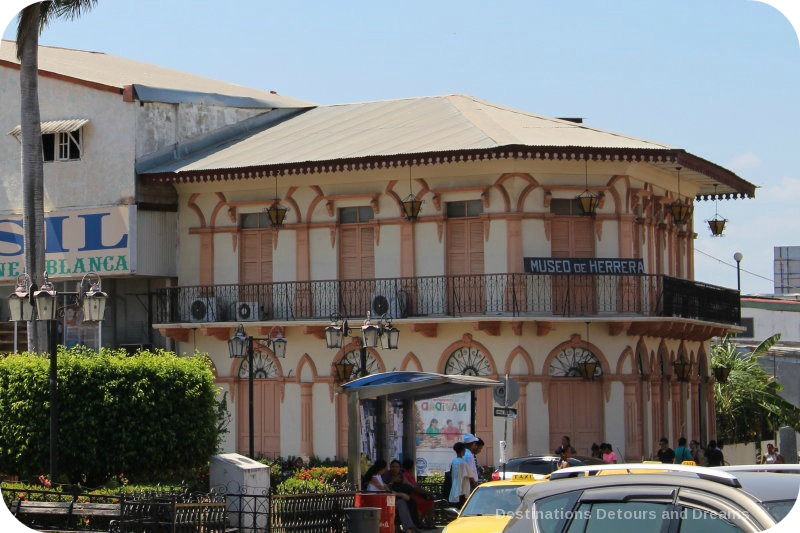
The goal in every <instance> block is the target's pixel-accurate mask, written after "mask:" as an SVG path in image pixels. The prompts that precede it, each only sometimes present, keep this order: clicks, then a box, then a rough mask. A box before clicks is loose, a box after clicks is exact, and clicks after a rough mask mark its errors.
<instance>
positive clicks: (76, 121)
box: [8, 118, 89, 137]
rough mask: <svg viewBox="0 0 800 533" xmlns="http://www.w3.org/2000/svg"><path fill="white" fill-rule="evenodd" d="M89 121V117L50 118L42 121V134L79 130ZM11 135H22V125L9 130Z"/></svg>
mask: <svg viewBox="0 0 800 533" xmlns="http://www.w3.org/2000/svg"><path fill="white" fill-rule="evenodd" d="M88 123H89V119H88V118H72V119H67V120H48V121H47V122H42V123H41V124H42V135H44V134H48V133H66V132H69V131H77V130H79V129H81V128H82V127H83V126H85V125H86V124H88ZM8 134H9V135H13V136H15V137H19V136H20V135H22V125H21V124H18V125H17V126H16V127H15V128H14V129H13V130H11V131H9V132H8Z"/></svg>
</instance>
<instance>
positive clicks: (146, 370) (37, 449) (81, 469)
mask: <svg viewBox="0 0 800 533" xmlns="http://www.w3.org/2000/svg"><path fill="white" fill-rule="evenodd" d="M48 368H49V360H48V358H47V357H46V356H39V355H34V354H21V355H10V356H7V357H5V358H2V359H0V420H2V424H0V472H5V473H9V474H18V475H20V476H22V477H23V478H25V477H33V476H36V475H38V474H41V473H42V472H46V471H47V465H48V457H49V455H48V454H49V448H48V446H49V440H48V435H49V408H50V405H49V394H48ZM58 405H59V432H58V456H59V466H60V470H61V471H62V472H63V473H64V475H65V477H66V478H68V479H69V480H70V481H72V482H78V481H84V482H85V483H87V484H89V485H97V484H100V483H102V482H104V481H106V480H107V479H109V478H110V477H113V476H119V475H120V474H122V473H124V476H125V477H126V478H129V479H131V480H134V481H139V480H148V481H149V480H168V479H180V476H185V475H189V474H190V473H191V472H192V471H195V470H196V469H198V468H200V467H203V466H204V465H206V464H207V462H208V460H209V457H210V456H211V455H212V454H213V453H215V451H216V449H217V442H218V441H217V436H218V431H219V429H218V425H217V424H218V417H217V416H218V415H217V408H218V402H217V401H216V398H215V385H214V377H213V374H212V372H211V369H210V362H209V360H208V359H207V358H206V357H203V356H201V355H199V354H197V353H195V354H194V355H193V356H190V357H178V356H176V355H175V354H173V353H169V352H164V351H156V352H139V353H137V354H136V355H135V356H128V355H127V354H126V352H125V351H111V350H105V349H104V350H102V351H101V352H100V353H97V352H94V351H92V350H88V349H85V348H83V347H75V348H71V349H65V348H64V347H63V346H60V347H59V354H58Z"/></svg>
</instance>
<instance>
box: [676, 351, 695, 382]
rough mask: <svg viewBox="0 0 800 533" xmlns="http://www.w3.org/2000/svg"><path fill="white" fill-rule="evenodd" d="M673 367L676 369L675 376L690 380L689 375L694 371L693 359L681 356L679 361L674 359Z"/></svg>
mask: <svg viewBox="0 0 800 533" xmlns="http://www.w3.org/2000/svg"><path fill="white" fill-rule="evenodd" d="M672 368H673V370H674V371H675V378H676V379H677V380H678V381H689V377H690V375H691V373H692V363H691V361H687V360H686V359H684V358H683V356H681V358H680V359H678V360H677V361H673V363H672Z"/></svg>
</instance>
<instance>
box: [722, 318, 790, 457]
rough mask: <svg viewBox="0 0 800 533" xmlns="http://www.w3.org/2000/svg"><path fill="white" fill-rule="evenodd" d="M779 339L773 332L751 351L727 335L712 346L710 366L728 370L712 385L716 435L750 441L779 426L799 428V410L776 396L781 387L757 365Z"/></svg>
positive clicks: (762, 436) (766, 436)
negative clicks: (724, 377) (742, 350)
mask: <svg viewBox="0 0 800 533" xmlns="http://www.w3.org/2000/svg"><path fill="white" fill-rule="evenodd" d="M780 338H781V336H780V334H776V335H773V336H772V337H770V338H768V339H766V340H764V341H763V342H761V343H760V344H759V345H758V346H757V347H756V348H755V349H754V350H753V351H751V352H740V351H739V350H738V348H737V347H736V345H735V344H734V343H733V342H731V340H730V339H729V338H728V337H725V338H724V339H723V340H722V341H721V342H720V343H718V344H715V345H714V346H712V348H711V366H712V368H727V369H729V370H730V373H729V374H728V379H727V381H725V382H724V383H722V382H717V383H716V384H715V385H714V402H715V404H716V405H715V407H716V412H717V436H719V437H722V438H724V439H725V440H726V441H728V442H753V441H760V440H761V439H762V438H769V436H771V435H772V434H773V433H774V432H775V431H776V430H777V428H778V427H781V426H787V425H788V426H792V427H794V428H795V429H797V428H800V411H798V409H797V408H796V407H795V406H794V405H792V404H791V403H789V402H787V401H786V400H784V399H783V398H781V397H780V396H779V395H778V392H780V391H781V390H783V387H782V386H781V385H780V383H778V382H777V381H776V380H774V379H773V378H772V376H770V375H769V374H768V373H767V372H765V371H764V370H763V369H762V368H761V366H759V364H758V361H759V359H761V358H762V357H763V356H764V355H766V354H767V353H768V352H769V350H770V348H772V346H774V345H775V344H776V343H777V342H778V341H779V340H780Z"/></svg>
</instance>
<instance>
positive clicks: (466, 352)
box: [444, 346, 492, 376]
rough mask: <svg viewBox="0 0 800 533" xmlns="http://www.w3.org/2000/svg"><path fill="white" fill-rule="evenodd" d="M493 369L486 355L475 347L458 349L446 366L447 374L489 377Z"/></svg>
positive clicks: (445, 371) (451, 355)
mask: <svg viewBox="0 0 800 533" xmlns="http://www.w3.org/2000/svg"><path fill="white" fill-rule="evenodd" d="M491 371H492V368H491V366H490V365H489V360H488V359H487V358H486V355H485V354H484V353H483V352H482V351H480V350H479V349H478V348H476V347H474V346H462V347H461V348H457V349H456V350H455V351H454V352H453V353H451V354H450V357H448V358H447V361H446V362H445V364H444V373H445V374H461V375H463V376H488V375H489V374H491Z"/></svg>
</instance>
